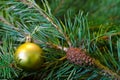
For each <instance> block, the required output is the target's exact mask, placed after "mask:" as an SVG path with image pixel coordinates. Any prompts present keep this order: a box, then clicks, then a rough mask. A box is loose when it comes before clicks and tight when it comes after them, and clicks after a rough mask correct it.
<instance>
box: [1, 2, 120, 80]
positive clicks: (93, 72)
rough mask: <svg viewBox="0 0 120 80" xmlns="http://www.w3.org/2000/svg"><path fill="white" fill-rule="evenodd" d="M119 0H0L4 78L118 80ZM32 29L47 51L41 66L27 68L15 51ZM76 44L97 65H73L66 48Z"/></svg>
mask: <svg viewBox="0 0 120 80" xmlns="http://www.w3.org/2000/svg"><path fill="white" fill-rule="evenodd" d="M119 3H120V0H1V1H0V79H8V80H117V79H118V80H119V79H120V78H119V77H120V59H119V58H120V39H119V37H120V36H119V34H120V33H119V31H120V25H119V23H120V21H119V19H120V16H119V13H120V11H119V6H120V5H119ZM28 34H30V35H31V36H32V37H33V40H34V42H35V43H37V44H38V45H40V46H41V47H42V48H43V50H44V54H45V55H44V58H45V62H44V64H43V65H42V66H41V69H40V70H38V71H35V72H26V71H24V70H22V69H19V68H18V67H17V66H16V65H15V61H14V52H15V50H16V48H17V47H18V46H19V45H20V44H22V43H24V42H25V37H26V36H27V35H28ZM69 47H78V48H82V49H84V50H86V52H87V54H88V55H90V56H91V57H93V58H95V60H96V62H97V64H98V65H93V66H85V65H75V64H74V63H71V62H69V61H68V60H67V59H66V58H65V56H66V52H65V50H64V48H69Z"/></svg>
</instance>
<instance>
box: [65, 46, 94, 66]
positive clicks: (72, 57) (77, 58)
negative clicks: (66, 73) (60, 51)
mask: <svg viewBox="0 0 120 80" xmlns="http://www.w3.org/2000/svg"><path fill="white" fill-rule="evenodd" d="M67 59H68V60H69V61H70V62H73V63H75V64H77V65H93V64H94V59H93V58H91V57H90V56H88V55H87V54H86V52H85V51H84V50H82V49H79V48H69V49H68V50H67Z"/></svg>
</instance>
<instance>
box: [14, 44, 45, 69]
mask: <svg viewBox="0 0 120 80" xmlns="http://www.w3.org/2000/svg"><path fill="white" fill-rule="evenodd" d="M14 58H15V62H16V64H17V66H18V67H20V68H22V69H24V70H29V71H33V70H37V69H39V68H40V66H41V65H42V63H43V51H42V49H41V48H40V47H39V46H38V45H37V44H35V43H31V42H26V43H24V44H22V45H20V46H19V47H18V48H17V50H16V52H15V56H14Z"/></svg>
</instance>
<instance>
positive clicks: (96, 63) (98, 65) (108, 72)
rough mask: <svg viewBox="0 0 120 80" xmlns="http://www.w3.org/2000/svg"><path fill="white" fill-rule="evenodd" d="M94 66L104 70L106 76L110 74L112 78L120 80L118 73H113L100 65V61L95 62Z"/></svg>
mask: <svg viewBox="0 0 120 80" xmlns="http://www.w3.org/2000/svg"><path fill="white" fill-rule="evenodd" d="M94 64H95V65H96V66H97V67H98V68H100V69H102V70H103V71H104V72H105V73H106V74H109V75H110V76H112V77H115V78H116V79H118V80H120V76H119V75H118V74H117V73H115V72H113V71H111V70H110V69H109V68H108V67H106V66H104V65H102V64H101V63H100V61H98V60H94Z"/></svg>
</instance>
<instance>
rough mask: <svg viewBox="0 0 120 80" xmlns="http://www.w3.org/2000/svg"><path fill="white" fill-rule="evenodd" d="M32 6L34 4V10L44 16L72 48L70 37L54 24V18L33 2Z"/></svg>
mask: <svg viewBox="0 0 120 80" xmlns="http://www.w3.org/2000/svg"><path fill="white" fill-rule="evenodd" d="M31 4H33V5H34V8H36V9H37V10H38V11H39V12H40V14H41V15H42V16H44V17H45V18H46V19H47V20H48V21H49V22H50V23H51V24H52V25H53V26H54V27H55V28H56V29H57V30H58V31H59V32H60V33H61V35H63V36H64V38H65V39H66V41H67V43H68V45H69V46H70V47H71V42H70V40H69V38H68V36H67V35H66V33H64V32H63V31H61V29H60V28H59V26H58V25H57V24H56V23H54V21H53V20H52V18H50V17H49V16H48V15H47V14H46V13H45V12H44V11H43V10H42V9H41V8H40V7H39V6H38V5H37V4H36V3H35V2H34V1H33V2H31Z"/></svg>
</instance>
